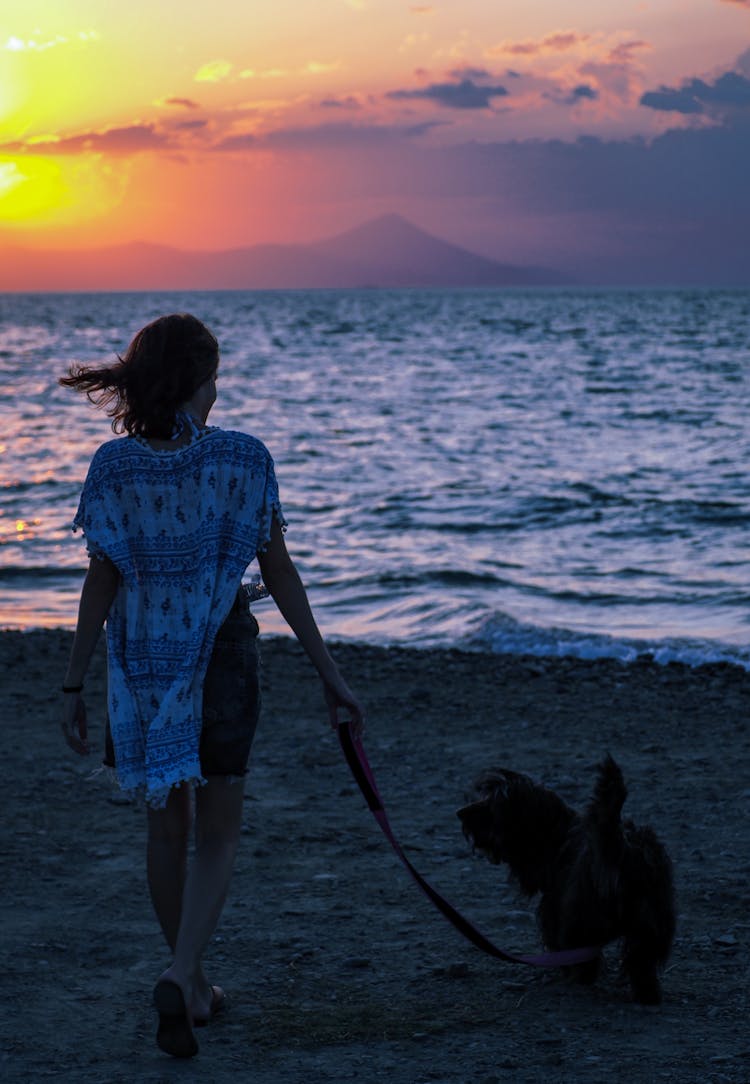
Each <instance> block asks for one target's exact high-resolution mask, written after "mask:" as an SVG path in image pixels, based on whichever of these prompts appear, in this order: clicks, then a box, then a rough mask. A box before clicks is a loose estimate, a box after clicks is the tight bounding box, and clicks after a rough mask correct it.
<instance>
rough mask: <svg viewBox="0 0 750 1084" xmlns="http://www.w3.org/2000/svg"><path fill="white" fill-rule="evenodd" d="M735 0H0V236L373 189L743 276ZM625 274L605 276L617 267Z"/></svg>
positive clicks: (622, 264) (251, 225)
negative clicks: (523, 1)
mask: <svg viewBox="0 0 750 1084" xmlns="http://www.w3.org/2000/svg"><path fill="white" fill-rule="evenodd" d="M748 191H750V0H636V2H630V0H608V2H607V3H606V4H605V3H602V0H577V2H576V0H569V2H562V0H537V2H535V3H533V4H518V3H516V2H506V0H432V2H413V3H409V2H405V0H274V2H273V3H268V2H267V0H243V2H240V0H213V2H212V3H206V0H151V2H149V3H144V2H143V0H131V2H130V3H129V4H123V3H121V2H117V3H115V2H114V0H65V2H64V3H61V2H60V0H5V2H4V3H3V4H2V7H1V8H0V253H1V251H2V246H5V247H6V250H7V249H8V248H9V247H11V246H19V245H20V246H25V247H34V248H65V249H70V248H84V247H85V248H91V247H99V246H105V245H112V244H119V243H123V242H128V241H135V240H140V241H153V242H159V243H164V244H169V245H173V246H176V247H179V248H193V249H215V248H227V247H235V246H242V245H248V244H253V243H256V242H260V241H307V240H315V239H318V238H321V237H324V236H327V235H330V234H332V233H335V232H337V231H341V230H344V229H347V228H349V227H351V226H354V225H357V224H359V223H361V222H363V221H365V220H367V219H368V218H372V217H374V216H376V215H380V214H383V213H385V212H391V211H396V212H399V213H401V214H403V215H405V216H406V217H408V218H409V219H411V220H412V221H413V222H414V223H415V224H417V225H419V226H421V227H423V228H424V229H427V230H429V231H431V232H434V233H436V234H438V235H440V236H442V237H445V238H447V239H449V240H451V241H454V242H457V243H460V244H465V245H466V246H467V247H471V248H473V249H474V250H475V251H478V252H481V253H483V254H485V255H490V256H493V257H496V258H498V259H504V260H508V261H514V262H528V263H544V264H547V265H549V266H558V267H566V268H568V269H571V270H573V271H577V272H583V273H584V274H589V275H592V276H594V277H595V276H596V275H597V273H599V274H601V277H602V278H603V280H606V279H607V276H608V274H609V273H610V272H611V271H612V269H613V268H615V269H617V273H618V274H620V275H621V276H624V277H626V278H627V276H628V275H629V274H630V275H631V277H632V276H636V277H637V271H638V268H639V267H640V266H642V265H643V264H644V262H647V263H648V262H650V264H651V266H656V267H660V268H661V267H663V269H664V272H665V274H668V273H669V270H670V268H671V267H673V266H674V268H675V269H676V268H679V267H680V266H681V265H684V262H685V261H686V260H690V261H692V260H695V261H698V262H699V263H700V264H701V266H705V267H706V278H707V281H714V280H718V279H720V278H721V272H722V270H723V271H726V272H727V277H729V278H731V273H732V272H733V270H734V271H735V272H736V274H737V275H738V276H739V277H740V278H741V277H742V275H743V274H744V275H745V278H746V279H747V280H748V281H750V256H749V255H748V253H749V252H750V211H749V210H748ZM615 277H616V276H615Z"/></svg>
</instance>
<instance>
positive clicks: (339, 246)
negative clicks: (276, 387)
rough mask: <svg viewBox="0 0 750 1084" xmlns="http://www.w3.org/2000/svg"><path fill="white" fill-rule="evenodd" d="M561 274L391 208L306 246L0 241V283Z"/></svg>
mask: <svg viewBox="0 0 750 1084" xmlns="http://www.w3.org/2000/svg"><path fill="white" fill-rule="evenodd" d="M566 281H568V280H567V277H566V276H565V275H563V274H561V273H560V272H558V271H554V270H550V269H547V268H541V267H525V266H515V265H511V264H505V263H499V262H497V261H495V260H490V259H487V258H486V257H484V256H478V255H477V254H476V253H473V252H470V251H469V250H468V249H465V248H461V247H460V246H459V245H454V244H451V243H450V242H448V241H443V240H441V239H440V238H438V237H434V236H433V235H432V234H429V233H426V232H425V231H424V230H421V229H419V227H417V226H415V225H413V223H411V222H409V221H408V220H407V219H405V218H402V217H401V215H397V214H388V215H383V216H382V217H380V218H375V219H372V220H371V221H369V222H365V223H363V224H362V225H360V226H356V227H355V228H354V229H350V230H347V231H346V232H344V233H340V234H337V235H336V236H334V237H330V238H327V239H326V240H323V241H315V242H312V243H308V244H261V245H253V246H250V247H247V248H236V249H225V250H221V251H217V252H200V251H183V250H180V249H175V248H169V247H167V246H164V245H151V244H147V243H142V242H136V243H133V244H127V245H118V246H110V247H108V248H100V249H88V250H83V251H78V252H75V251H65V252H64V251H59V250H54V251H52V250H50V251H39V250H33V249H22V248H9V247H6V246H3V249H2V259H0V290H29V291H33V290H169V289H183V290H184V289H187V290H202V289H203V290H253V289H310V288H318V287H327V288H347V287H402V286H444V287H461V286H474V287H477V286H542V285H558V284H561V283H564V282H566Z"/></svg>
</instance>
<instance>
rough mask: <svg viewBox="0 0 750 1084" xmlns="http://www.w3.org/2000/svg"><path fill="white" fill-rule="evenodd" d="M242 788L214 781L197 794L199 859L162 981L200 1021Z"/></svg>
mask: <svg viewBox="0 0 750 1084" xmlns="http://www.w3.org/2000/svg"><path fill="white" fill-rule="evenodd" d="M243 789H244V788H243V785H242V783H241V782H239V781H237V780H235V781H230V779H229V778H227V777H225V776H211V777H209V779H208V782H207V783H206V784H205V786H202V787H197V788H196V791H195V855H194V858H193V861H192V863H191V866H190V871H189V873H188V876H187V880H186V881H185V887H184V891H183V894H182V915H181V920H180V925H179V931H178V934H177V942H176V946H175V958H174V963H173V964H172V966H171V967H169V968H168V969H167V970H166V971H165V972H164V974H163V975H162V979H167V980H169V981H171V982H174V983H177V985H178V986H180V988H181V989H182V991H183V993H184V995H185V1003H186V1004H187V1005H189V1006H190V1007H191V1011H192V1012H193V1014H194V1015H197V1016H208V1015H209V1007H210V1002H211V987H210V986H209V985H208V983H207V981H206V979H205V977H204V976H203V972H202V969H201V963H200V961H201V956H202V954H203V951H204V949H205V947H206V945H207V944H208V941H209V939H210V937H211V934H212V933H213V932H214V929H215V928H216V923H217V922H218V920H219V915H220V914H221V909H222V907H223V906H224V901H225V899H226V895H227V890H228V888H229V881H230V878H231V875H232V869H233V867H234V859H235V855H236V853H237V844H238V842H239V838H240V827H241V823H242V800H243Z"/></svg>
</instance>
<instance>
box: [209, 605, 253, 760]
mask: <svg viewBox="0 0 750 1084" xmlns="http://www.w3.org/2000/svg"><path fill="white" fill-rule="evenodd" d="M258 632H259V629H258V622H257V621H256V620H255V617H254V616H253V614H252V613H251V612H250V607H249V606H248V603H247V600H246V598H245V596H244V595H243V594H242V592H240V594H238V596H237V600H236V602H235V603H234V606H233V607H232V609H231V611H230V613H229V616H228V617H227V619H226V621H225V622H224V624H223V625H222V626H221V628H220V629H219V631H218V633H217V634H216V640H215V641H214V649H213V652H212V654H211V659H210V661H209V664H208V670H207V671H206V678H205V681H204V683H203V727H202V729H201V742H200V762H201V771H202V772H203V775H244V774H245V772H246V771H247V762H248V759H249V757H250V746H251V745H252V743H253V738H254V737H255V728H256V727H257V725H258V716H259V715H260V680H259V673H258V671H259V666H260V655H259V652H258Z"/></svg>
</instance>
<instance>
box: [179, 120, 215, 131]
mask: <svg viewBox="0 0 750 1084" xmlns="http://www.w3.org/2000/svg"><path fill="white" fill-rule="evenodd" d="M207 125H208V121H206V120H178V121H174V122H173V123H172V128H174V129H175V130H177V131H180V132H193V131H198V130H199V129H200V128H205V127H206V126H207Z"/></svg>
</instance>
